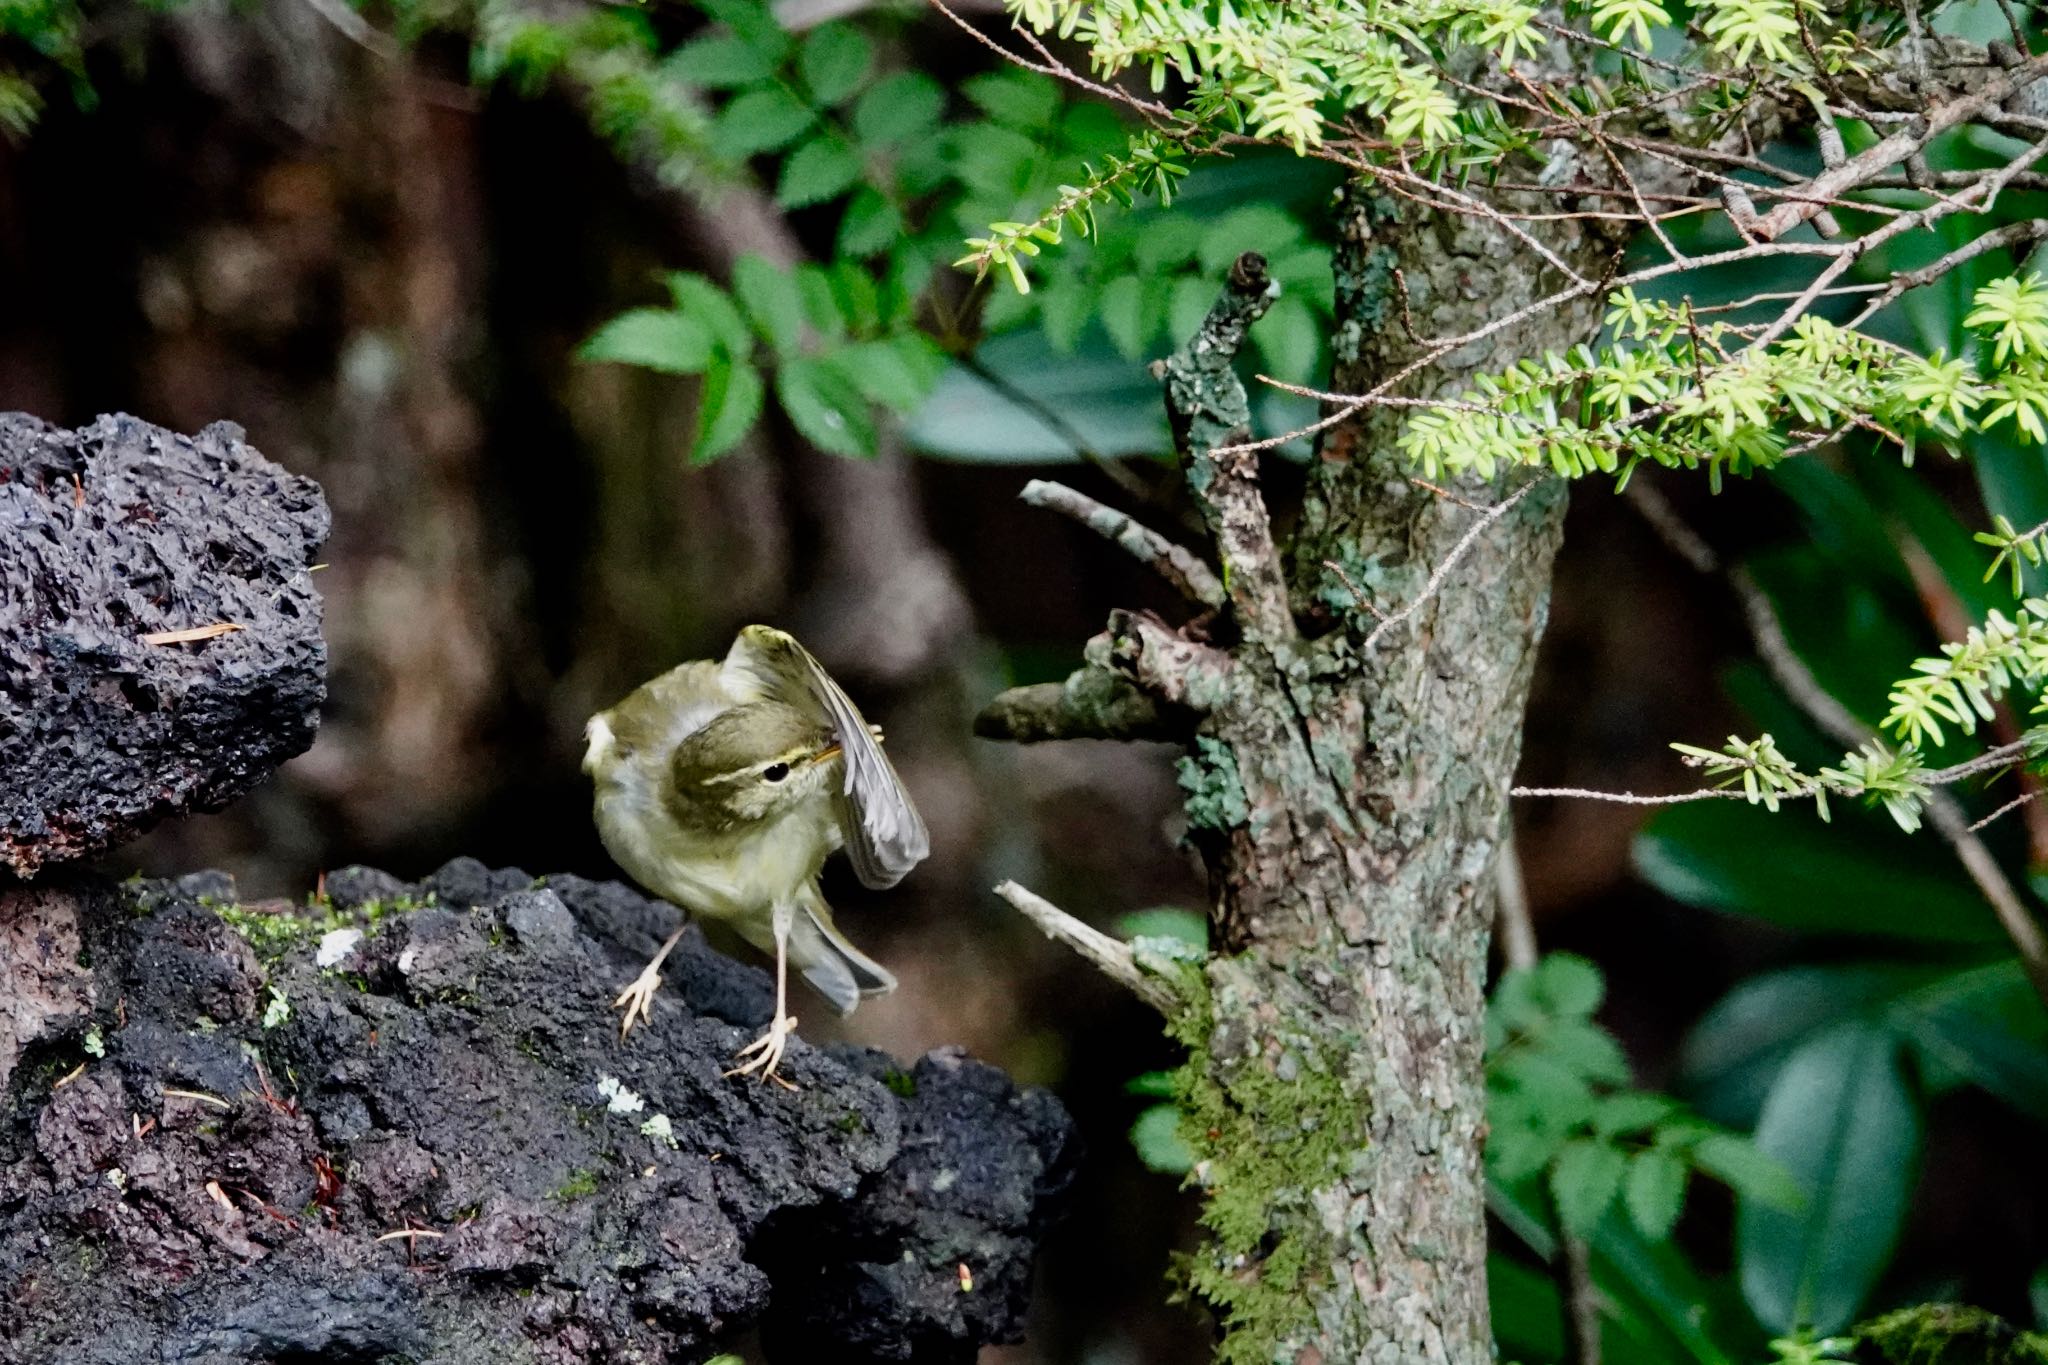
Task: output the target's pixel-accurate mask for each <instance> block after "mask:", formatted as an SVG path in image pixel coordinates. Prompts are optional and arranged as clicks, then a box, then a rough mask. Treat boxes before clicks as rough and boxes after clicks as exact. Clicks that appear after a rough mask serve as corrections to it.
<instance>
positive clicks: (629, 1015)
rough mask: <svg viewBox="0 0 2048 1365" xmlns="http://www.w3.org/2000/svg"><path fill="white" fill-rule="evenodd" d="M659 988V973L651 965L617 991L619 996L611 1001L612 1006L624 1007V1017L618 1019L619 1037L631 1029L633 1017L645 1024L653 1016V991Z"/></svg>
mask: <svg viewBox="0 0 2048 1365" xmlns="http://www.w3.org/2000/svg"><path fill="white" fill-rule="evenodd" d="M660 989H661V973H660V972H658V971H656V970H654V968H653V967H651V966H650V967H649V968H647V970H645V971H643V972H641V973H640V975H638V976H636V977H634V978H633V984H632V985H630V986H628V987H626V989H624V990H622V991H620V992H619V998H618V999H616V1000H614V1001H612V1008H614V1009H617V1008H618V1007H619V1006H621V1005H623V1006H625V1007H626V1017H625V1018H623V1019H621V1020H620V1021H619V1037H620V1038H624V1037H625V1036H626V1035H627V1034H628V1033H630V1032H631V1031H632V1028H633V1023H634V1020H635V1018H637V1019H638V1020H639V1022H641V1023H643V1024H645V1023H649V1022H652V1020H653V1018H654V993H655V992H656V991H658V990H660Z"/></svg>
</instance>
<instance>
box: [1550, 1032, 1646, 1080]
mask: <svg viewBox="0 0 2048 1365" xmlns="http://www.w3.org/2000/svg"><path fill="white" fill-rule="evenodd" d="M1530 1046H1531V1047H1532V1048H1533V1049H1535V1051H1536V1052H1537V1053H1538V1054H1539V1055H1542V1056H1548V1057H1554V1058H1556V1059H1557V1060H1558V1061H1559V1062H1561V1063H1563V1064H1564V1065H1565V1066H1568V1067H1570V1068H1571V1069H1572V1071H1573V1072H1575V1073H1576V1074H1578V1075H1580V1076H1583V1077H1585V1078H1586V1079H1587V1080H1589V1081H1603V1082H1605V1083H1607V1084H1609V1085H1626V1084H1627V1083H1628V1081H1629V1069H1628V1058H1627V1056H1626V1055H1625V1054H1624V1053H1623V1052H1622V1050H1621V1044H1619V1043H1617V1042H1615V1041H1614V1035H1613V1034H1611V1033H1609V1032H1608V1031H1607V1030H1606V1029H1604V1028H1601V1027H1600V1026H1599V1025H1598V1024H1596V1023H1593V1022H1592V1021H1591V1020H1589V1019H1578V1018H1560V1019H1553V1020H1552V1021H1551V1022H1550V1023H1549V1024H1547V1025H1546V1026H1544V1027H1543V1028H1542V1029H1541V1030H1539V1031H1538V1032H1537V1033H1536V1034H1535V1035H1534V1036H1533V1038H1532V1040H1531V1043H1530Z"/></svg>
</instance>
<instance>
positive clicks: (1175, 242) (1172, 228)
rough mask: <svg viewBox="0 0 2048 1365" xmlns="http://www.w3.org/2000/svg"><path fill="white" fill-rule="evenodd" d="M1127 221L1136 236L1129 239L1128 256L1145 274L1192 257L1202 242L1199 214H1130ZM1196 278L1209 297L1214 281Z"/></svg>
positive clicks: (1177, 264) (1202, 225)
mask: <svg viewBox="0 0 2048 1365" xmlns="http://www.w3.org/2000/svg"><path fill="white" fill-rule="evenodd" d="M1129 221H1130V222H1131V225H1132V227H1133V228H1134V229H1135V231H1136V238H1135V240H1133V241H1132V243H1131V259H1132V260H1133V261H1136V262H1137V265H1138V269H1139V271H1140V272H1142V273H1144V274H1147V275H1157V274H1160V273H1162V272H1164V271H1167V270H1173V269H1177V268H1179V267H1181V266H1184V265H1186V264H1187V263H1188V262H1189V261H1191V260H1193V259H1194V256H1195V252H1196V250H1197V249H1198V248H1200V246H1201V244H1202V233H1203V230H1204V228H1205V227H1206V224H1205V223H1204V222H1203V221H1202V220H1201V219H1200V218H1196V217H1193V216H1192V215H1188V216H1183V215H1181V214H1179V213H1147V214H1140V215H1133V216H1132V217H1131V219H1130V220H1129ZM1198 282H1199V283H1201V284H1202V286H1203V287H1204V288H1206V289H1207V290H1208V291H1209V297H1210V298H1211V299H1212V300H1213V299H1214V298H1215V297H1216V281H1214V280H1212V279H1207V278H1203V279H1201V280H1199V281H1198Z"/></svg>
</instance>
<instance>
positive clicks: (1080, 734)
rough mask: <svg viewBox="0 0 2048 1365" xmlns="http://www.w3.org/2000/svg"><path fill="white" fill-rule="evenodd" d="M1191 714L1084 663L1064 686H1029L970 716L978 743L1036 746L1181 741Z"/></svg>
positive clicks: (1191, 722) (1005, 694)
mask: <svg viewBox="0 0 2048 1365" xmlns="http://www.w3.org/2000/svg"><path fill="white" fill-rule="evenodd" d="M1193 729H1194V716H1193V714H1192V713H1190V712H1187V711H1183V710H1179V709H1177V708H1174V707H1170V706H1165V705H1162V704H1161V703H1160V702H1159V701H1158V700H1157V699H1156V698H1154V697H1153V696H1151V695H1150V694H1149V693H1147V692H1146V691H1144V690H1143V689H1142V688H1140V687H1139V686H1138V685H1137V684H1136V683H1134V682H1132V681H1131V680H1130V679H1129V678H1127V677H1125V676H1123V675H1122V674H1120V673H1112V672H1111V671H1110V670H1108V669H1106V668H1098V667H1096V666H1094V665H1092V664H1091V665H1089V666H1087V667H1084V668H1078V669H1076V670H1074V672H1073V673H1071V674H1069V675H1068V676H1067V680H1066V681H1065V682H1057V683H1034V684H1032V685H1030V686H1028V687H1013V688H1011V689H1009V690H1008V691H1007V692H1001V693H998V694H997V695H996V698H995V700H993V701H991V702H990V703H989V704H988V705H987V706H985V707H983V708H982V711H981V714H980V715H978V716H976V717H975V718H974V733H975V734H977V735H980V736H981V737H982V738H983V739H1003V740H1008V741H1010V742H1011V743H1013V744H1036V743H1039V742H1040V741H1043V740H1052V739H1154V740H1168V741H1183V740H1185V739H1187V737H1188V735H1189V734H1190V733H1191V732H1192V731H1193Z"/></svg>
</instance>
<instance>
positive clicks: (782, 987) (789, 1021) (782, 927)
mask: <svg viewBox="0 0 2048 1365" xmlns="http://www.w3.org/2000/svg"><path fill="white" fill-rule="evenodd" d="M795 921H796V906H794V905H792V904H788V903H781V904H778V905H776V907H775V920H774V928H775V1018H774V1019H773V1020H772V1021H771V1022H770V1023H769V1025H768V1031H767V1032H766V1033H764V1034H762V1035H761V1036H760V1037H759V1038H756V1039H755V1040H754V1041H753V1042H751V1043H748V1044H747V1045H746V1046H745V1047H743V1048H741V1049H740V1050H739V1052H738V1054H737V1058H746V1059H747V1060H744V1061H741V1062H740V1064H739V1065H738V1066H736V1067H734V1068H733V1069H732V1070H730V1071H728V1072H726V1073H725V1074H726V1075H728V1076H745V1075H747V1074H749V1073H750V1072H755V1071H758V1072H760V1073H761V1079H762V1080H764V1081H774V1082H775V1083H776V1084H777V1085H779V1086H782V1087H783V1088H784V1089H787V1090H794V1089H796V1087H795V1086H794V1085H791V1084H790V1083H789V1082H788V1081H785V1080H783V1079H782V1077H780V1076H778V1075H776V1074H775V1068H776V1067H778V1066H780V1065H782V1054H783V1051H784V1049H786V1048H787V1047H788V1046H789V1038H790V1035H791V1034H793V1033H795V1032H796V1018H795V1016H794V1015H791V1014H790V1013H788V1004H789V930H790V926H791V925H792V924H794V923H795ZM737 1058H736V1059H737Z"/></svg>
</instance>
